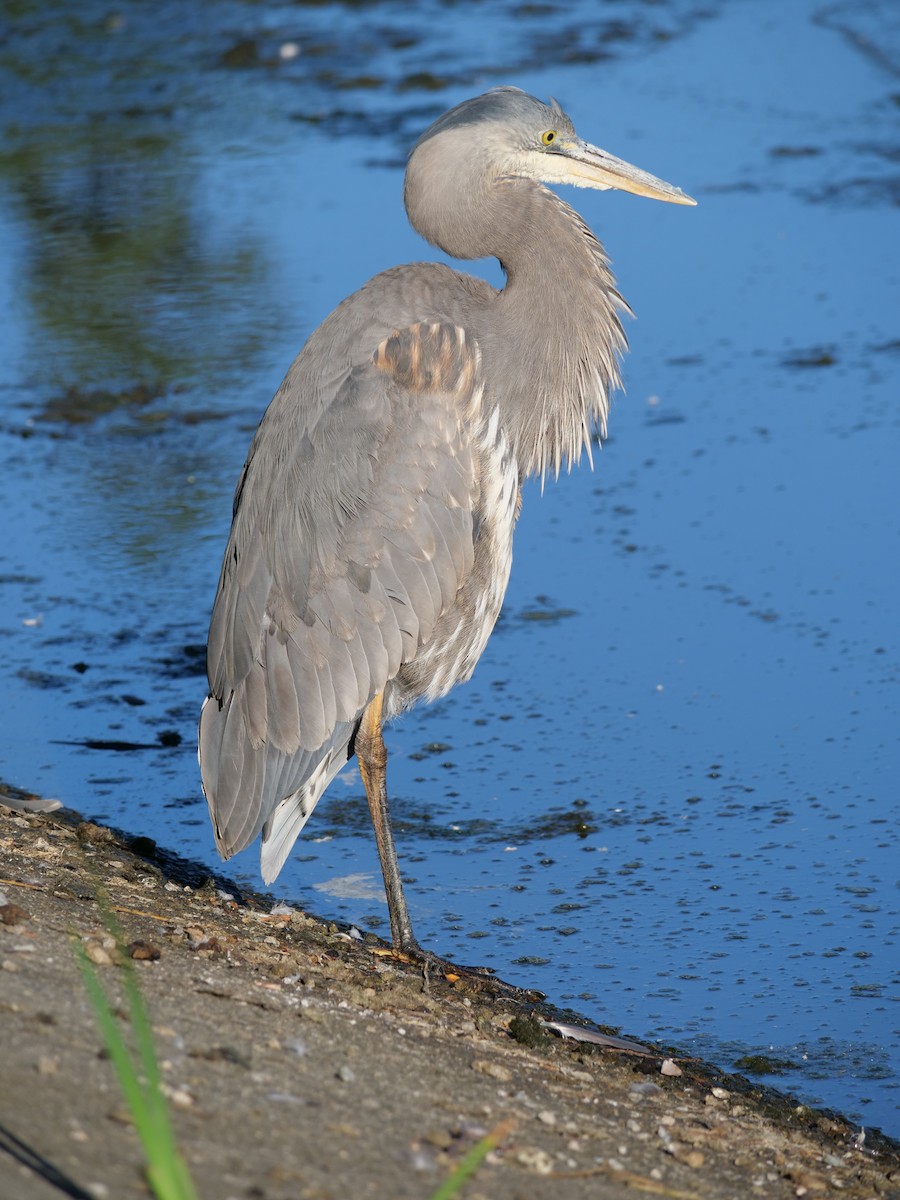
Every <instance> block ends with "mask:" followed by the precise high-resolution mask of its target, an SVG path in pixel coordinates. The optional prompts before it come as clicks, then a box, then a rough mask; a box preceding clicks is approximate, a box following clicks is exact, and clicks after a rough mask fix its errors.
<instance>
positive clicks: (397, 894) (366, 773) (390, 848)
mask: <svg viewBox="0 0 900 1200" xmlns="http://www.w3.org/2000/svg"><path fill="white" fill-rule="evenodd" d="M383 700H384V697H383V695H382V694H381V693H379V694H378V695H377V696H375V697H373V698H372V700H370V701H369V703H368V705H367V706H366V709H365V712H364V713H363V715H362V720H361V721H360V724H359V729H358V730H357V732H356V741H355V743H354V749H355V750H356V757H357V759H358V760H359V773H360V775H361V776H362V781H363V786H364V787H365V789H366V798H367V799H368V801H369V812H370V813H371V814H372V824H373V825H374V827H375V842H376V844H377V846H378V857H379V858H380V859H381V871H382V874H383V875H384V890H385V893H386V894H387V902H388V912H389V913H390V917H391V939H392V941H393V943H394V949H395V950H411V951H418V950H419V943H418V942H417V941H416V939H415V937H414V936H413V931H412V925H411V924H410V920H409V911H408V909H407V907H406V897H405V896H404V895H403V883H402V881H401V879H400V867H399V865H398V863H397V851H396V850H395V849H394V835H393V833H392V831H391V815H390V813H389V811H388V798H387V750H386V749H385V747H384V738H383V737H382V735H381V711H382V704H383Z"/></svg>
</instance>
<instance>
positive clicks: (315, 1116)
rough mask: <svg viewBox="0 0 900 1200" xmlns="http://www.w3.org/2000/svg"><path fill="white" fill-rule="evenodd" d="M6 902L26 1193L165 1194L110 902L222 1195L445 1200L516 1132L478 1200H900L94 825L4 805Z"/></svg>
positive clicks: (682, 1081)
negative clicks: (88, 991)
mask: <svg viewBox="0 0 900 1200" xmlns="http://www.w3.org/2000/svg"><path fill="white" fill-rule="evenodd" d="M0 892H2V895H0V901H2V902H3V903H2V904H0V920H2V924H0V967H2V970H0V1027H2V1031H3V1037H2V1071H0V1197H3V1198H4V1200H14V1198H15V1200H47V1198H50V1197H53V1196H54V1195H57V1196H58V1195H68V1196H74V1197H82V1196H85V1197H101V1198H102V1197H110V1198H111V1200H118V1198H122V1200H128V1198H130V1197H141V1196H147V1195H148V1194H149V1193H148V1189H147V1187H146V1185H145V1182H144V1178H143V1174H142V1166H141V1163H142V1159H141V1152H140V1148H139V1145H138V1141H137V1138H136V1135H135V1133H134V1130H133V1128H132V1126H131V1124H130V1121H129V1119H128V1115H127V1113H126V1110H125V1106H124V1103H123V1100H122V1097H121V1094H120V1092H119V1090H118V1086H117V1084H116V1080H115V1078H114V1075H113V1071H112V1067H111V1065H110V1063H109V1061H108V1060H107V1059H106V1057H105V1056H104V1054H103V1052H102V1050H101V1039H100V1035H99V1033H98V1029H97V1025H96V1021H95V1018H94V1015H93V1012H92V1010H91V1009H90V1006H89V1004H88V1001H87V998H86V995H85V992H84V987H83V983H82V981H81V977H80V975H79V972H78V969H77V967H76V963H75V959H74V955H73V951H72V938H73V936H77V937H80V938H81V939H82V940H83V942H84V944H85V945H86V946H87V948H88V951H89V954H90V955H91V957H92V958H93V959H94V961H95V962H96V964H97V966H98V969H99V971H100V974H101V977H102V979H103V981H104V983H105V984H106V986H107V989H108V991H110V992H111V993H112V994H113V995H115V996H121V972H120V969H119V968H118V967H117V966H116V959H117V957H118V955H119V950H118V949H117V947H116V944H115V943H114V941H113V940H112V939H111V938H110V936H109V934H108V932H107V931H106V928H105V925H104V919H103V914H102V912H101V910H100V908H99V906H98V902H97V896H98V894H105V896H106V898H107V903H108V904H109V905H110V906H111V907H112V908H114V910H115V912H116V914H117V918H118V920H119V921H120V922H121V926H122V930H123V934H124V940H125V943H126V945H127V946H129V947H132V949H131V951H130V952H131V953H133V954H135V955H137V956H138V957H136V959H135V967H136V970H137V972H138V976H139V980H140V984H141V988H142V991H143V994H144V996H145V998H146V1001H147V1004H148V1007H149V1010H150V1013H151V1018H152V1021H153V1026H154V1031H155V1035H156V1038H157V1045H158V1051H159V1056H160V1059H161V1061H162V1070H163V1075H164V1078H165V1080H166V1087H167V1090H168V1093H169V1096H170V1100H171V1105H172V1110H173V1114H174V1121H175V1126H176V1131H177V1137H178V1141H179V1144H180V1146H181V1148H182V1151H183V1153H184V1155H185V1157H186V1159H187V1161H188V1163H189V1165H190V1168H191V1170H192V1172H193V1175H194V1177H195V1180H196V1182H197V1186H198V1190H199V1193H200V1195H201V1196H202V1197H203V1198H204V1200H231V1198H234V1200H245V1198H247V1200H306V1198H309V1200H347V1198H350V1197H353V1198H354V1200H355V1198H357V1197H359V1198H362V1197H379V1198H391V1200H394V1198H397V1200H399V1198H401V1197H416V1198H420V1197H421V1198H426V1197H428V1196H430V1195H431V1193H432V1192H433V1191H434V1189H435V1188H436V1187H437V1186H438V1184H439V1183H440V1182H441V1181H442V1180H443V1179H444V1178H446V1176H447V1174H448V1173H449V1171H450V1170H451V1169H452V1167H453V1166H454V1164H455V1163H457V1162H458V1161H459V1160H460V1158H461V1157H462V1156H463V1155H464V1154H465V1152H466V1151H467V1150H468V1149H469V1147H470V1146H472V1145H473V1144H474V1142H475V1141H476V1140H477V1138H478V1137H480V1136H481V1135H482V1134H483V1133H484V1132H486V1131H488V1130H492V1129H495V1128H496V1127H497V1126H499V1125H500V1124H501V1123H504V1122H509V1125H508V1126H506V1127H505V1134H504V1136H503V1138H502V1141H501V1142H500V1145H499V1147H498V1149H497V1150H496V1151H495V1152H492V1154H491V1155H490V1156H489V1158H488V1160H487V1162H486V1163H485V1164H484V1165H483V1166H482V1167H481V1168H480V1170H479V1171H478V1173H477V1174H476V1175H475V1176H474V1178H473V1179H472V1180H470V1181H469V1183H468V1184H467V1185H466V1186H465V1188H464V1189H463V1192H462V1195H463V1196H464V1197H465V1198H466V1200H477V1198H479V1197H480V1198H482V1200H543V1198H544V1197H547V1198H551V1197H552V1198H554V1200H556V1198H559V1200H566V1198H568V1197H581V1196H591V1197H635V1196H638V1195H640V1194H642V1193H643V1194H646V1195H653V1196H664V1197H673V1198H681V1200H687V1198H690V1197H704V1198H705V1197H710V1198H712V1197H716V1198H718V1197H735V1198H743V1197H747V1196H753V1195H759V1196H764V1197H767V1198H768V1197H782V1196H784V1197H789V1196H804V1195H809V1196H816V1195H822V1196H825V1195H828V1196H831V1195H835V1196H836V1195H840V1196H846V1197H859V1198H867V1200H868V1198H873V1197H885V1196H900V1153H898V1152H900V1147H898V1146H897V1144H896V1143H891V1142H888V1141H886V1140H883V1139H880V1138H879V1137H877V1136H873V1135H871V1134H870V1135H869V1136H868V1137H867V1138H865V1139H864V1140H863V1141H862V1142H861V1141H860V1138H859V1131H858V1130H857V1129H856V1128H855V1127H853V1126H852V1125H850V1124H849V1123H848V1122H845V1121H843V1120H842V1119H841V1118H839V1117H836V1116H834V1115H832V1114H822V1113H816V1112H813V1111H811V1110H810V1109H808V1108H804V1107H802V1106H798V1105H797V1104H796V1103H795V1102H794V1101H791V1100H788V1099H785V1098H779V1097H777V1096H775V1095H773V1093H771V1092H766V1091H764V1090H762V1089H759V1088H754V1087H751V1086H750V1085H748V1084H747V1082H746V1081H745V1080H742V1079H739V1078H736V1077H730V1076H724V1075H721V1074H719V1073H717V1072H716V1071H715V1070H713V1069H711V1068H709V1067H708V1066H705V1065H703V1064H700V1063H697V1062H694V1061H691V1060H687V1059H684V1058H679V1057H678V1056H677V1055H675V1056H674V1060H675V1066H676V1067H677V1069H679V1070H680V1071H681V1074H674V1075H673V1074H666V1073H664V1072H663V1070H662V1067H663V1063H664V1062H665V1061H666V1057H667V1055H664V1054H662V1053H659V1052H654V1053H649V1054H646V1055H639V1054H635V1053H631V1052H625V1051H622V1050H613V1049H609V1048H603V1047H597V1046H593V1045H590V1044H585V1043H581V1042H578V1041H562V1040H560V1039H559V1038H558V1037H555V1036H547V1035H545V1033H544V1031H543V1028H542V1027H541V1026H540V1025H539V1024H538V1022H537V1021H535V1020H531V1021H530V1023H528V1022H527V1020H526V1023H525V1024H524V1025H523V1024H522V1022H521V1021H520V1022H519V1023H517V1024H514V1027H513V1028H514V1029H515V1030H516V1031H519V1033H520V1038H521V1037H522V1036H523V1035H522V1033H521V1030H523V1029H524V1031H525V1033H526V1034H528V1033H529V1032H531V1033H535V1032H536V1033H537V1034H538V1035H539V1036H538V1038H537V1044H535V1045H529V1044H526V1042H523V1041H522V1040H517V1039H516V1037H515V1036H513V1034H512V1033H511V1031H510V1022H511V1021H513V1020H514V1018H516V1017H517V1016H518V1017H520V1018H525V1019H528V1018H530V1016H531V1014H532V1013H537V1014H539V1017H540V1016H548V1015H550V1016H553V1015H554V1014H550V1013H549V1010H547V1009H546V1008H544V1007H542V1006H541V1005H540V1004H538V1003H536V1002H535V999H534V997H529V996H528V995H526V994H522V993H513V992H512V991H509V990H506V989H505V988H502V987H495V986H494V985H493V984H492V983H491V982H490V981H489V980H480V979H478V978H477V977H470V976H463V977H461V978H459V979H457V980H454V979H452V978H449V979H448V978H447V977H446V975H445V974H444V973H443V972H441V971H436V970H433V969H432V970H430V971H423V969H422V968H421V966H420V965H415V964H404V963H401V962H397V961H396V960H395V959H394V958H393V957H391V956H390V955H388V954H386V953H385V952H384V949H385V948H384V947H383V946H382V944H381V943H378V942H376V941H374V940H373V941H371V942H359V941H354V940H352V939H351V938H349V937H347V936H346V935H345V934H342V933H341V932H340V931H338V930H337V929H335V928H334V927H328V926H325V925H323V924H321V923H320V922H317V921H315V920H313V919H312V918H311V917H309V916H307V915H306V914H304V913H300V912H293V913H290V912H283V913H280V914H278V913H276V914H273V913H271V912H268V911H266V908H265V902H264V901H262V900H259V899H257V898H254V897H248V896H241V897H238V898H237V899H235V898H230V897H229V896H228V892H227V890H226V889H225V888H224V887H223V886H222V881H218V885H217V883H216V882H214V881H204V880H203V878H202V877H201V876H200V875H199V874H198V873H197V871H196V868H192V867H191V865H190V864H185V863H180V862H177V861H175V860H169V859H167V858H166V856H163V855H160V854H158V853H157V852H155V850H154V848H153V846H152V845H151V844H149V843H147V842H146V841H140V840H139V841H138V842H132V843H131V844H130V846H129V845H128V844H126V843H125V842H123V841H122V840H120V839H119V838H117V837H115V836H114V835H113V834H111V833H110V832H109V831H107V830H104V829H101V828H99V827H98V826H95V825H89V824H85V823H83V822H80V821H79V820H78V818H77V817H76V816H75V815H73V814H67V813H63V814H58V813H55V814H52V815H32V814H22V813H19V812H14V811H11V810H9V809H5V808H0ZM140 955H144V956H146V957H143V958H141V957H139V956H140ZM555 1015H556V1016H557V1017H559V1014H555ZM569 1019H570V1020H573V1019H574V1018H573V1017H572V1015H571V1014H569ZM671 1069H672V1067H671V1066H670V1065H667V1066H666V1068H665V1070H666V1071H669V1070H671Z"/></svg>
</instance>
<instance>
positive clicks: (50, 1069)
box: [37, 1054, 59, 1075]
mask: <svg viewBox="0 0 900 1200" xmlns="http://www.w3.org/2000/svg"><path fill="white" fill-rule="evenodd" d="M37 1069H38V1074H39V1075H55V1074H56V1072H57V1071H58V1070H59V1060H58V1059H56V1058H52V1057H51V1056H50V1055H49V1054H42V1055H41V1056H40V1058H39V1059H38V1061H37Z"/></svg>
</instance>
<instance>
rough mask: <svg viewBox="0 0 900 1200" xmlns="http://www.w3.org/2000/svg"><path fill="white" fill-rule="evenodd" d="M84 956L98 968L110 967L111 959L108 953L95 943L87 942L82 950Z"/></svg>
mask: <svg viewBox="0 0 900 1200" xmlns="http://www.w3.org/2000/svg"><path fill="white" fill-rule="evenodd" d="M84 952H85V954H86V955H87V956H88V958H89V959H90V960H91V962H92V963H94V964H95V965H96V966H98V967H111V966H112V959H111V958H110V956H109V954H108V952H107V951H106V950H104V949H103V947H102V946H98V945H97V944H96V942H89V943H88V944H87V946H85V948H84Z"/></svg>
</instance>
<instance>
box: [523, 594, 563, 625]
mask: <svg viewBox="0 0 900 1200" xmlns="http://www.w3.org/2000/svg"><path fill="white" fill-rule="evenodd" d="M577 616H578V610H577V609H576V608H565V607H564V606H561V605H557V604H554V602H553V601H552V600H551V599H550V597H549V596H535V598H534V604H533V605H532V606H531V607H529V608H523V609H522V610H521V612H519V613H518V614H517V615H516V620H517V621H526V622H542V623H543V624H546V625H556V624H558V623H559V622H560V621H564V620H565V619H566V618H567V617H577Z"/></svg>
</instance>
